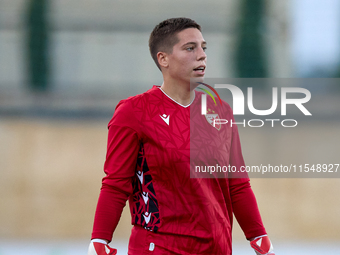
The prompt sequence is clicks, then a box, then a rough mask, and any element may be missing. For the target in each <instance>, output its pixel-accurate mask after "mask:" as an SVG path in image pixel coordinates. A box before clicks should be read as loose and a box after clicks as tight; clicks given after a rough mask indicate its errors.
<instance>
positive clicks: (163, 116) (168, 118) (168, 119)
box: [159, 114, 170, 126]
mask: <svg viewBox="0 0 340 255" xmlns="http://www.w3.org/2000/svg"><path fill="white" fill-rule="evenodd" d="M159 117H161V118H162V120H164V122H165V123H166V124H168V126H169V122H170V115H166V114H163V115H159Z"/></svg>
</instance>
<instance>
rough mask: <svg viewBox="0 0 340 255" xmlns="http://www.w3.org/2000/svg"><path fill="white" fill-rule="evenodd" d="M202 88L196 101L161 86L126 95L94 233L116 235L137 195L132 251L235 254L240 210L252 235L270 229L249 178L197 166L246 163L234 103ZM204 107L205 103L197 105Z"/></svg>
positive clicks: (112, 132)
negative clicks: (202, 171)
mask: <svg viewBox="0 0 340 255" xmlns="http://www.w3.org/2000/svg"><path fill="white" fill-rule="evenodd" d="M201 94H202V93H199V92H197V91H195V98H194V100H193V101H192V103H191V104H190V105H188V106H183V105H181V104H179V103H177V102H176V101H174V100H172V99H171V98H170V97H169V96H168V95H166V94H165V93H164V92H163V91H162V90H161V89H160V88H159V87H157V86H154V87H153V88H152V89H150V90H148V91H147V92H145V93H143V94H140V95H137V96H134V97H130V98H128V99H125V100H122V101H120V102H119V104H118V105H117V107H116V110H115V113H114V115H113V118H112V119H111V121H110V122H109V125H108V127H109V134H108V145H107V155H106V161H105V165H104V171H105V173H106V176H105V177H104V178H103V181H102V188H101V192H100V196H99V200H98V205H97V210H96V214H95V221H94V227H93V233H92V238H101V239H107V240H111V239H112V235H113V232H114V230H115V228H116V226H117V224H118V221H119V219H120V216H121V213H122V210H123V208H124V206H125V204H126V201H127V200H129V206H130V212H131V223H132V224H133V225H134V227H133V230H132V233H131V237H130V243H129V254H155V255H156V254H191V255H192V254H231V252H232V243H231V240H232V237H231V236H232V235H231V232H232V224H233V213H234V214H235V216H236V219H237V221H238V222H239V224H240V226H241V228H242V230H243V231H244V233H245V236H246V238H247V239H250V238H253V237H256V236H260V235H264V234H266V232H265V229H264V227H263V224H262V220H261V217H260V214H259V210H258V207H257V204H256V199H255V197H254V194H253V192H252V189H251V186H250V183H249V178H248V176H247V175H246V174H245V175H244V174H243V175H242V176H241V177H240V176H238V177H235V176H233V173H230V172H227V173H222V175H223V176H222V177H223V178H221V175H213V174H209V176H208V177H209V178H206V176H204V177H203V178H202V176H200V175H197V172H195V169H196V170H197V168H195V166H194V165H193V164H196V165H197V164H199V165H203V164H205V165H207V164H212V165H216V164H218V165H220V166H229V165H230V166H234V167H235V168H236V169H240V168H241V166H244V161H243V157H242V152H241V145H240V139H239V135H238V130H237V126H236V125H233V126H231V125H222V124H219V125H213V124H215V123H213V122H212V120H213V119H214V118H216V117H220V118H221V117H222V116H223V119H230V120H233V114H232V110H231V108H230V106H229V105H228V104H227V103H226V102H224V101H223V104H222V105H216V104H214V102H213V101H212V100H208V102H207V107H208V114H207V115H202V114H201V113H200V109H201V108H200V107H201V106H200V105H201V99H200V98H201ZM194 109H197V110H194Z"/></svg>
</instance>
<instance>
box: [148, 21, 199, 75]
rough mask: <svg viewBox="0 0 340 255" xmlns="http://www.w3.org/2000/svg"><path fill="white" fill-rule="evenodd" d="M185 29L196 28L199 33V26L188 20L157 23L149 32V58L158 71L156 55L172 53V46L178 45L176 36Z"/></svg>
mask: <svg viewBox="0 0 340 255" xmlns="http://www.w3.org/2000/svg"><path fill="white" fill-rule="evenodd" d="M187 28H197V29H198V30H199V31H201V26H200V25H198V24H197V23H196V22H195V21H194V20H192V19H189V18H183V17H181V18H172V19H167V20H164V21H162V22H161V23H159V24H158V25H157V26H156V27H155V28H154V29H153V31H152V32H151V34H150V38H149V49H150V53H151V57H152V58H153V60H154V61H155V63H156V65H157V66H158V68H159V69H161V68H160V66H159V63H158V60H157V53H158V52H160V51H162V52H166V53H170V54H171V53H172V48H173V46H174V45H175V44H176V43H178V38H177V34H178V33H179V32H181V31H182V30H184V29H187Z"/></svg>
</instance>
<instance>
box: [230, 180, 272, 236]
mask: <svg viewBox="0 0 340 255" xmlns="http://www.w3.org/2000/svg"><path fill="white" fill-rule="evenodd" d="M231 193H232V206H233V211H234V214H235V217H236V219H237V221H238V223H239V225H240V227H241V228H242V230H243V232H244V234H245V236H246V238H247V239H248V240H250V239H252V238H255V237H257V236H261V235H265V234H266V230H265V228H264V226H263V223H262V219H261V215H260V212H259V209H258V206H257V202H256V198H255V195H254V193H253V191H252V189H251V186H250V184H249V182H245V183H242V184H240V185H238V186H237V187H234V188H233V189H232V191H231Z"/></svg>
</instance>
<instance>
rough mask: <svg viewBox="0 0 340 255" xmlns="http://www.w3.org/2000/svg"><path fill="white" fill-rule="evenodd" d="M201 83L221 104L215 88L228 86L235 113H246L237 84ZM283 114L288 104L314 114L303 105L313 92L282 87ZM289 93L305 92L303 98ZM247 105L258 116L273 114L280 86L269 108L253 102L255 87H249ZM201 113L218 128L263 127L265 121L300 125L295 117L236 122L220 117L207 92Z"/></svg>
mask: <svg viewBox="0 0 340 255" xmlns="http://www.w3.org/2000/svg"><path fill="white" fill-rule="evenodd" d="M197 83H198V84H200V85H203V86H206V87H207V88H209V89H210V90H211V91H213V92H214V93H215V94H216V96H217V98H218V99H219V101H220V104H221V105H222V100H221V98H220V96H219V94H218V93H217V91H216V90H215V88H226V89H228V90H229V91H230V92H231V94H232V97H233V114H234V115H244V113H245V98H244V94H243V92H242V90H241V89H240V88H238V87H237V86H235V85H232V84H215V85H214V87H212V86H211V85H208V84H206V83H203V82H197ZM197 88H198V89H200V90H202V91H204V92H205V93H207V94H208V95H210V97H211V98H212V99H213V101H214V103H215V105H217V103H216V100H215V98H214V96H213V95H212V93H211V92H210V91H209V90H207V89H204V88H200V87H197ZM280 89H281V116H286V115H287V105H295V106H296V107H297V108H298V109H299V110H300V111H301V112H302V113H303V114H304V115H305V116H312V114H311V113H310V112H309V111H308V110H307V108H306V107H305V106H304V105H303V104H305V103H307V102H308V101H309V100H310V99H311V93H310V91H309V90H307V89H305V88H299V87H281V88H280ZM289 93H295V94H297V93H299V94H303V95H304V97H302V98H294V99H293V98H288V97H287V95H288V94H289ZM247 106H248V109H249V111H250V112H251V113H253V114H255V115H257V116H268V115H271V114H273V113H274V112H275V111H276V109H277V107H278V88H277V87H273V88H272V105H271V107H270V108H269V109H266V110H258V109H256V108H255V107H254V104H253V88H251V87H248V88H247ZM201 114H202V115H205V117H206V119H207V121H208V122H209V124H211V125H212V126H213V127H215V128H216V129H217V130H220V129H221V125H225V124H229V125H230V126H231V127H232V126H233V125H242V126H243V127H246V126H249V127H263V126H264V125H265V122H269V123H270V124H271V127H274V126H275V124H277V122H280V124H281V126H282V127H296V126H297V125H298V122H297V120H295V119H283V120H281V119H270V118H266V119H264V120H263V119H249V120H246V119H243V121H241V122H236V121H233V120H232V119H231V120H227V119H223V118H220V116H219V114H218V113H217V112H215V111H213V110H211V109H210V108H207V96H206V94H202V97H201Z"/></svg>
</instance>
